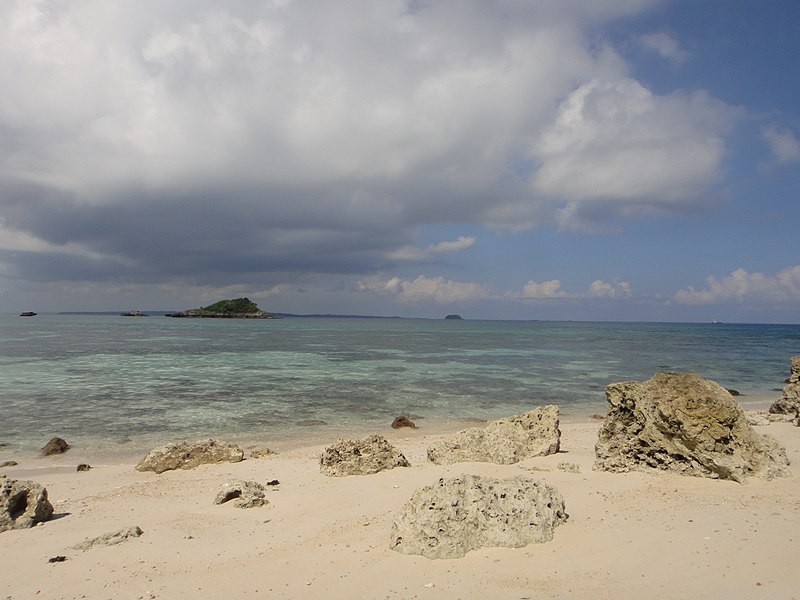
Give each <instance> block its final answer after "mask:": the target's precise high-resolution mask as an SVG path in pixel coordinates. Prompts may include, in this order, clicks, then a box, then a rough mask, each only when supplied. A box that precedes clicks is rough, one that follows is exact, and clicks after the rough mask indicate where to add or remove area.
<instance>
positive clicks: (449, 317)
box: [445, 315, 463, 321]
mask: <svg viewBox="0 0 800 600" xmlns="http://www.w3.org/2000/svg"><path fill="white" fill-rule="evenodd" d="M445 319H447V320H450V321H462V320H463V317H462V316H461V315H447V316H446V317H445Z"/></svg>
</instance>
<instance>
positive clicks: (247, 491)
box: [214, 481, 269, 508]
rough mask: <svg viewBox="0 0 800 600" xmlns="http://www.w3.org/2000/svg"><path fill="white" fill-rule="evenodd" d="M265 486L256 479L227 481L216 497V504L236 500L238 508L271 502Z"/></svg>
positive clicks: (235, 503) (253, 506)
mask: <svg viewBox="0 0 800 600" xmlns="http://www.w3.org/2000/svg"><path fill="white" fill-rule="evenodd" d="M264 489H265V488H264V486H263V485H261V484H260V483H258V482H256V481H234V482H233V483H226V484H225V486H224V487H223V488H222V489H221V490H220V491H219V493H218V494H217V497H216V498H214V504H224V503H225V502H229V501H231V500H234V503H233V505H234V506H235V507H237V508H255V507H257V506H264V505H265V504H269V501H268V500H267V499H266V498H265V496H264Z"/></svg>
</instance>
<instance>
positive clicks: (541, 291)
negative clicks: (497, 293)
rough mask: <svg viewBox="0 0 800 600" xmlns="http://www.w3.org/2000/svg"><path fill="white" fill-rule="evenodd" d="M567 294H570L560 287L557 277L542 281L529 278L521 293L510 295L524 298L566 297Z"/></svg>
mask: <svg viewBox="0 0 800 600" xmlns="http://www.w3.org/2000/svg"><path fill="white" fill-rule="evenodd" d="M569 296H571V294H569V293H567V292H565V291H564V290H562V289H561V281H559V280H558V279H551V280H549V281H543V282H542V283H536V282H535V281H533V280H529V281H528V283H526V284H525V285H524V286H523V287H522V292H521V293H519V294H512V297H515V298H524V299H545V298H568V297H569Z"/></svg>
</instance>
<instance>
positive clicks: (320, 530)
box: [0, 422, 800, 600]
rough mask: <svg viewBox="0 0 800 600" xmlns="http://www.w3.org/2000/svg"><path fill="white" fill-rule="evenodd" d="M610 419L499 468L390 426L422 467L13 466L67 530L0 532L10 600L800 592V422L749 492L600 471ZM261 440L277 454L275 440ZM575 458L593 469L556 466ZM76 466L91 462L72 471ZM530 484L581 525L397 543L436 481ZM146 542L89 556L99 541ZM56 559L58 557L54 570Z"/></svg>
mask: <svg viewBox="0 0 800 600" xmlns="http://www.w3.org/2000/svg"><path fill="white" fill-rule="evenodd" d="M598 427H599V424H598V423H597V422H588V423H587V422H583V423H566V424H563V423H562V432H563V436H562V448H563V452H561V453H559V454H557V455H554V456H549V457H543V458H536V459H529V460H526V461H524V462H522V463H520V464H519V465H510V466H498V465H491V464H480V463H462V464H457V465H452V466H436V465H433V464H431V463H428V462H427V461H426V459H425V450H426V447H427V445H428V443H429V442H430V441H432V440H433V439H436V437H437V436H435V435H430V434H426V431H425V430H424V429H419V430H416V431H411V430H402V431H398V432H395V431H391V430H389V431H387V432H381V433H385V434H386V435H387V437H389V438H390V439H391V440H392V442H393V443H394V444H396V445H397V446H398V447H399V448H400V449H401V450H402V451H403V452H404V453H405V455H406V456H407V458H408V459H409V460H410V461H411V463H412V465H413V466H412V467H410V468H400V469H394V470H392V471H386V472H383V473H379V474H376V475H370V476H362V477H345V478H329V477H326V476H324V475H321V474H320V473H319V469H318V464H317V460H318V456H319V454H320V452H321V450H322V447H321V446H317V447H309V448H293V449H288V450H286V451H284V452H281V453H279V454H277V455H274V456H270V457H267V458H261V459H248V460H246V461H244V462H242V463H239V464H223V465H206V466H202V467H199V468H197V469H195V470H191V471H170V472H167V473H164V474H162V475H155V474H153V473H139V472H137V471H135V470H134V469H133V464H134V463H135V462H136V459H138V458H139V457H131V460H130V461H129V462H127V463H126V464H109V465H103V464H101V463H102V459H99V458H97V457H93V460H87V457H84V456H81V455H80V454H79V453H72V451H70V452H68V453H67V454H65V455H63V456H60V457H57V458H48V459H45V458H36V459H29V460H26V461H21V464H20V465H19V466H16V467H11V468H5V469H2V470H1V471H0V473H2V474H5V475H8V476H9V477H11V478H15V479H33V480H35V481H38V482H40V483H42V484H43V485H45V486H46V487H47V489H48V490H49V493H50V499H51V501H52V502H53V505H54V506H55V509H56V516H57V518H55V519H54V520H51V521H49V522H48V523H45V524H43V525H40V526H38V527H35V528H34V529H29V530H17V531H8V532H4V533H0V599H2V600H6V599H8V598H11V599H14V600H22V599H32V598H44V599H50V598H53V599H55V598H90V599H95V598H97V599H99V598H131V599H136V598H162V599H173V598H193V599H199V598H236V599H246V598H320V599H323V598H324V599H327V600H330V599H338V598H348V599H349V598H370V599H371V598H403V599H406V598H437V599H439V598H487V599H489V598H491V599H495V598H497V599H506V598H508V599H515V600H516V599H521V598H531V599H538V598H609V599H613V600H620V599H625V598H636V599H637V600H639V599H643V598H670V599H675V598H690V597H693V598H728V599H732V598H747V599H753V598H770V599H772V598H781V599H789V598H800V585H798V583H797V572H796V569H797V565H798V549H800V429H799V428H796V427H793V426H791V425H789V424H785V423H773V424H772V425H770V426H769V427H762V428H759V431H760V432H763V433H769V434H771V435H774V436H775V437H777V438H778V439H779V440H780V441H781V442H782V443H783V444H785V445H786V447H787V451H788V455H789V459H790V460H791V461H792V463H793V475H792V476H791V477H788V478H783V479H777V480H773V481H762V480H760V479H751V480H750V481H749V482H748V483H747V484H745V485H740V484H738V483H733V482H726V481H715V480H710V479H700V478H691V477H680V476H675V475H651V474H642V473H630V474H610V473H600V472H594V471H592V463H593V460H594V442H595V439H596V435H597V429H598ZM264 445H270V443H269V440H264ZM562 461H566V462H571V463H576V464H578V465H579V466H580V468H581V470H582V473H581V474H579V475H575V474H570V473H565V472H561V471H558V470H557V469H556V465H557V464H558V463H559V462H562ZM79 462H90V463H92V465H93V469H92V470H91V471H89V472H85V473H77V472H75V465H76V464H77V463H79ZM460 473H476V474H485V475H492V476H497V477H504V476H512V475H518V474H520V473H526V474H529V475H530V476H532V477H534V478H541V479H545V480H547V481H548V482H549V483H551V484H553V485H555V486H556V487H557V488H558V489H559V490H560V491H561V493H562V495H563V496H564V498H565V501H566V506H567V511H568V512H569V514H570V518H569V521H568V522H567V523H566V524H565V525H562V526H560V527H558V528H557V529H556V532H555V539H554V540H553V541H552V542H549V543H546V544H533V545H530V546H528V547H526V548H521V549H507V548H490V549H483V550H478V551H474V552H470V553H469V554H468V555H467V556H466V557H464V558H461V559H454V560H429V559H426V558H422V557H417V556H406V555H402V554H399V553H396V552H393V551H391V550H389V537H390V529H391V522H392V515H393V514H394V513H395V512H396V511H397V510H398V509H399V508H400V506H401V505H402V504H403V503H404V502H405V501H406V500H407V499H408V498H409V497H410V496H411V494H412V492H413V491H414V490H415V489H417V488H419V487H422V486H424V485H428V484H431V483H433V482H434V481H436V479H438V478H439V477H443V476H455V475H458V474H460ZM234 479H253V480H256V481H259V482H261V483H266V482H267V481H269V480H272V479H278V480H279V481H280V482H281V484H280V486H278V487H277V489H275V491H271V492H269V493H268V499H269V501H270V505H269V506H268V507H264V508H254V509H238V508H235V507H233V506H232V505H230V504H225V505H221V506H216V505H213V504H212V500H213V498H214V496H215V494H216V492H217V491H218V490H219V488H220V487H221V486H222V484H224V483H225V482H226V481H231V480H234ZM133 525H138V526H139V527H141V528H142V529H143V530H144V535H142V536H141V537H139V538H137V539H133V540H130V541H128V542H125V543H123V544H120V545H117V546H111V547H100V548H93V549H91V550H88V551H78V550H74V549H72V548H71V547H72V546H73V545H74V544H77V543H79V542H81V541H83V540H84V539H86V538H88V537H94V536H98V535H101V534H104V533H107V532H111V531H116V530H118V529H121V528H127V527H130V526H133ZM57 555H63V556H66V557H67V560H66V561H64V562H61V563H54V564H50V563H48V558H50V557H54V556H57Z"/></svg>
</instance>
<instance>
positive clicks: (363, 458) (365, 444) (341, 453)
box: [319, 435, 409, 477]
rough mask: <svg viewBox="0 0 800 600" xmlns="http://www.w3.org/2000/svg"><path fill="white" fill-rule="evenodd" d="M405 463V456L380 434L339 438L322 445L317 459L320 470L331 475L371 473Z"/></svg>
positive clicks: (403, 465) (402, 465) (405, 465)
mask: <svg viewBox="0 0 800 600" xmlns="http://www.w3.org/2000/svg"><path fill="white" fill-rule="evenodd" d="M408 466H409V464H408V461H407V460H406V457H405V456H403V454H402V453H401V452H400V451H399V450H398V449H397V448H395V447H394V446H392V445H391V444H390V443H389V442H388V441H387V440H386V438H384V437H383V436H381V435H372V436H370V437H368V438H365V439H363V440H339V441H337V442H336V443H335V444H333V445H332V446H328V447H327V448H325V450H324V451H323V453H322V456H321V457H320V459H319V470H320V472H321V473H323V474H325V475H328V476H330V477H342V476H345V475H371V474H373V473H378V472H379V471H385V470H386V469H394V468H395V467H408Z"/></svg>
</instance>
